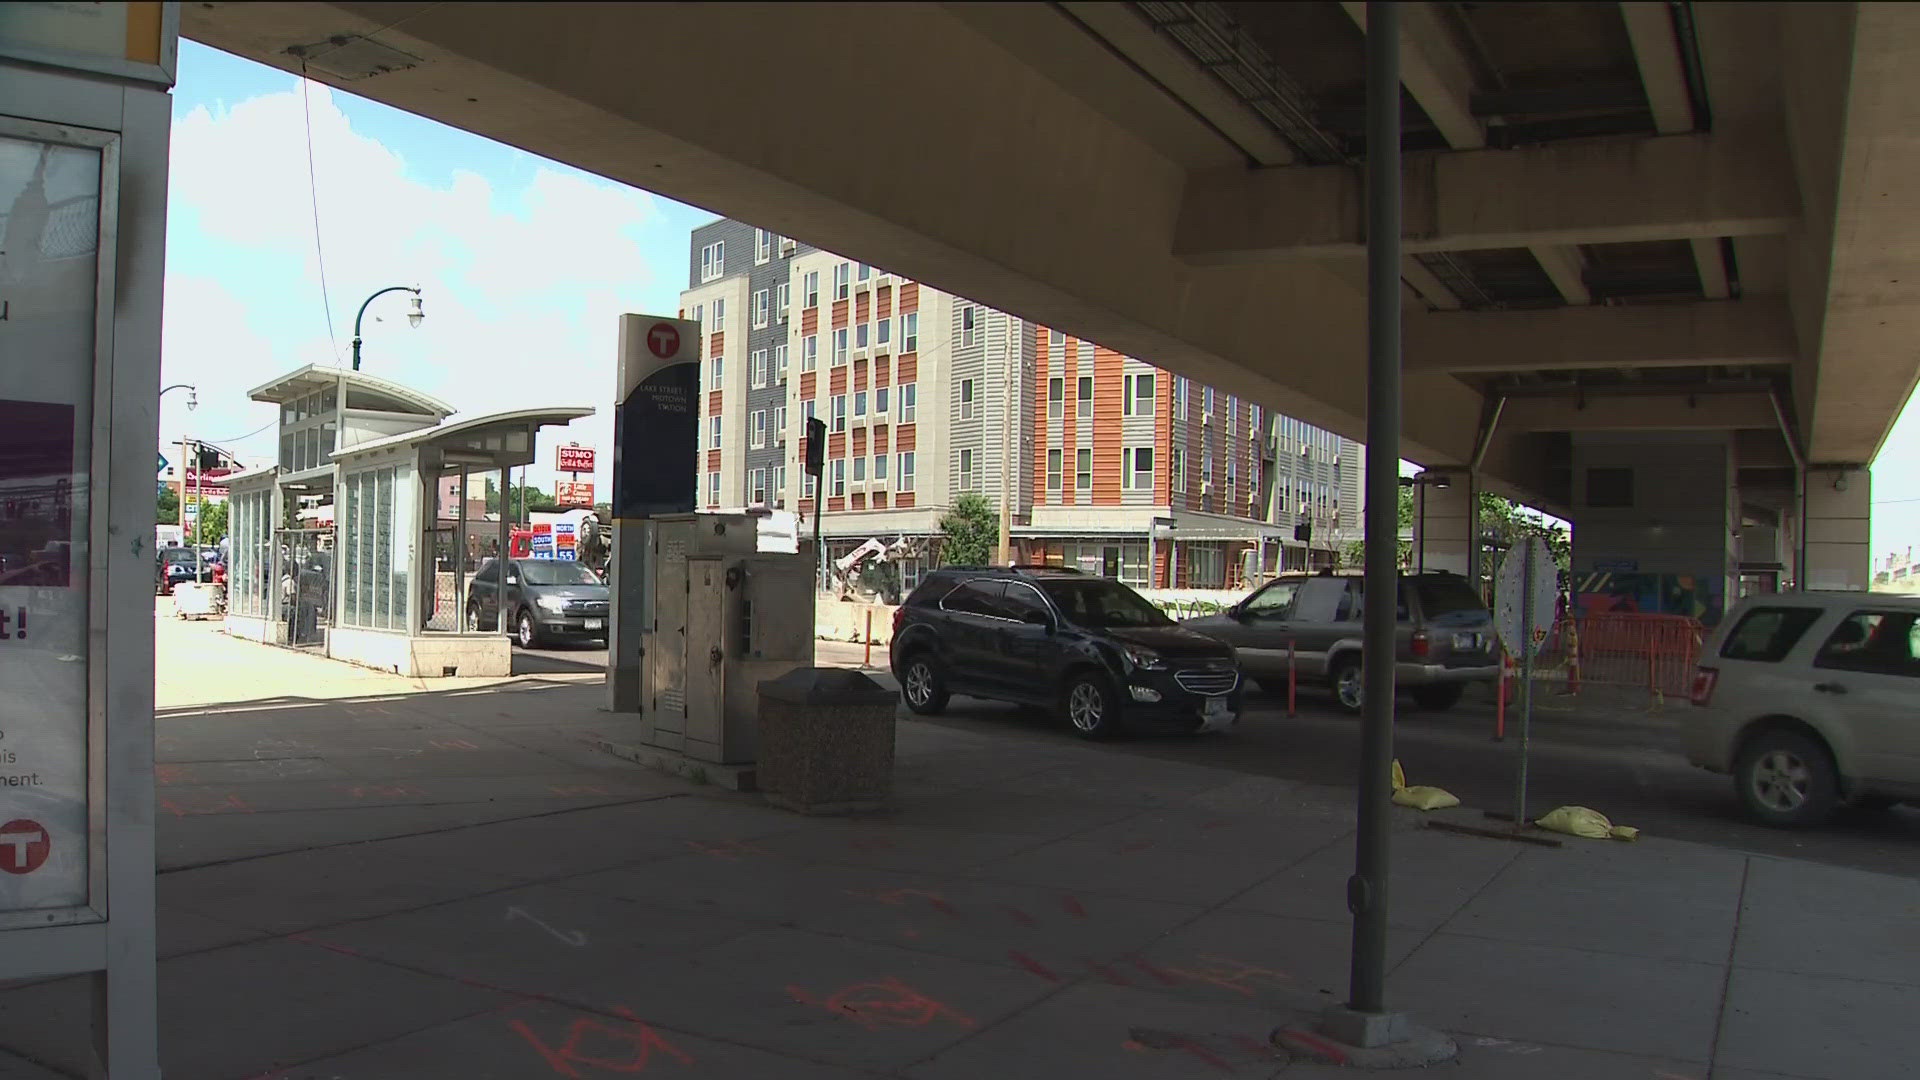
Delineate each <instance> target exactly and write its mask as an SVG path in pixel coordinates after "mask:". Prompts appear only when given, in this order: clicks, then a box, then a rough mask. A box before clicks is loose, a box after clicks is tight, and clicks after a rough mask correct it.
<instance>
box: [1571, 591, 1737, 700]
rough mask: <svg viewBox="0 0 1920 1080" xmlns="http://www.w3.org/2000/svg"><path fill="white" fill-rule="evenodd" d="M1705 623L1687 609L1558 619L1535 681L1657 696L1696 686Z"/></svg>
mask: <svg viewBox="0 0 1920 1080" xmlns="http://www.w3.org/2000/svg"><path fill="white" fill-rule="evenodd" d="M1705 638H1706V628H1705V627H1704V626H1702V625H1701V623H1700V621H1699V620H1698V619H1693V618H1689V617H1687V616H1685V615H1649V614H1641V613H1638V612H1613V611H1609V612H1598V613H1594V614H1588V615H1566V616H1562V617H1561V618H1560V619H1559V620H1558V621H1556V622H1555V624H1554V627H1553V631H1552V633H1550V634H1549V635H1548V637H1547V640H1546V641H1545V642H1544V643H1543V644H1542V646H1541V649H1540V652H1539V654H1538V655H1536V656H1535V658H1534V662H1533V677H1534V682H1535V684H1536V686H1538V685H1540V684H1543V683H1545V684H1557V686H1556V689H1558V690H1559V691H1560V692H1562V693H1566V694H1578V693H1580V692H1581V690H1582V689H1583V688H1586V687H1614V688H1622V689H1628V690H1645V691H1646V692H1647V694H1648V695H1649V696H1650V697H1651V698H1652V699H1653V700H1654V701H1656V702H1658V701H1662V700H1664V699H1668V698H1685V697H1686V696H1687V695H1688V694H1689V693H1690V692H1691V690H1692V687H1693V669H1694V667H1695V666H1696V665H1697V664H1698V663H1699V662H1700V646H1701V643H1702V642H1703V641H1704V640H1705Z"/></svg>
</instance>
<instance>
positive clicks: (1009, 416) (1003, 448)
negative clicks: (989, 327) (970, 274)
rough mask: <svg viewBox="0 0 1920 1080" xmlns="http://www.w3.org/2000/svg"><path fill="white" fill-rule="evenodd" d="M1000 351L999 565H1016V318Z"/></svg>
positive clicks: (1008, 324)
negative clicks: (1014, 368) (1014, 519)
mask: <svg viewBox="0 0 1920 1080" xmlns="http://www.w3.org/2000/svg"><path fill="white" fill-rule="evenodd" d="M1001 321H1002V322H1004V323H1005V324H1006V337H1005V338H1004V339H1002V340H1003V341H1004V344H1003V345H1002V347H1001V350H1000V370H1001V375H1000V386H1001V390H1002V391H1003V393H1002V394H1001V395H1000V565H1002V566H1012V565H1013V505H1012V498H1013V494H1012V493H1013V320H1012V319H1011V318H1007V317H1003V318H1002V320H1001Z"/></svg>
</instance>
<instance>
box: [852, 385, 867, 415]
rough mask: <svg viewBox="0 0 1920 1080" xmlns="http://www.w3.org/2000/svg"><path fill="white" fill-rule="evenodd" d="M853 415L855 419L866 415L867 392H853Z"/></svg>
mask: <svg viewBox="0 0 1920 1080" xmlns="http://www.w3.org/2000/svg"><path fill="white" fill-rule="evenodd" d="M853 415H855V416H857V417H858V416H865V415H867V392H866V391H865V390H855V391H854V392H853Z"/></svg>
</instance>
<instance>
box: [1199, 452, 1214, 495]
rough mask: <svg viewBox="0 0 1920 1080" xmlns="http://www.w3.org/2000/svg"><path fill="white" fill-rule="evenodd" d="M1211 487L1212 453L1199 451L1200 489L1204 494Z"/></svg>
mask: <svg viewBox="0 0 1920 1080" xmlns="http://www.w3.org/2000/svg"><path fill="white" fill-rule="evenodd" d="M1212 486H1213V451H1212V450H1211V449H1206V450H1202V451H1200V489H1201V491H1202V492H1205V491H1206V489H1207V488H1210V487H1212Z"/></svg>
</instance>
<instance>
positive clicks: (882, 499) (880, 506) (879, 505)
mask: <svg viewBox="0 0 1920 1080" xmlns="http://www.w3.org/2000/svg"><path fill="white" fill-rule="evenodd" d="M873 508H874V509H875V510H885V509H886V508H887V493H886V492H884V491H876V492H874V493H873Z"/></svg>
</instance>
